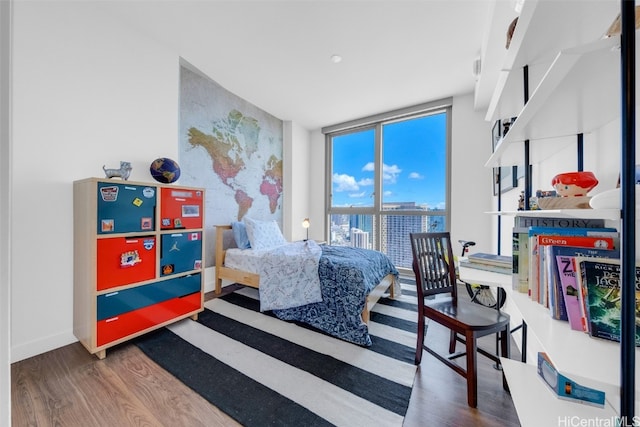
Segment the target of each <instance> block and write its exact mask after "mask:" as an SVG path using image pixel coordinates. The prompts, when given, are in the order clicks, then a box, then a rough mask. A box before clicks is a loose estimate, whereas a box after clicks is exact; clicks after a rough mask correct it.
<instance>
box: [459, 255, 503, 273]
mask: <svg viewBox="0 0 640 427" xmlns="http://www.w3.org/2000/svg"><path fill="white" fill-rule="evenodd" d="M458 265H459V266H460V267H465V268H475V269H476V270H484V271H492V272H494V273H501V274H511V266H508V267H500V266H498V265H491V264H482V263H479V262H470V261H468V260H466V259H464V258H460V259H459V260H458Z"/></svg>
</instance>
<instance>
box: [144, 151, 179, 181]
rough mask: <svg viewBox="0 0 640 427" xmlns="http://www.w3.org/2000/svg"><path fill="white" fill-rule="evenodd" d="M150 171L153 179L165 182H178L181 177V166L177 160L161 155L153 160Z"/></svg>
mask: <svg viewBox="0 0 640 427" xmlns="http://www.w3.org/2000/svg"><path fill="white" fill-rule="evenodd" d="M149 171H150V172H151V176H152V177H153V179H155V180H156V181H158V182H161V183H163V184H170V183H172V182H176V181H177V180H178V178H180V166H178V163H177V162H176V161H175V160H171V159H169V158H167V157H160V158H159V159H155V160H154V161H153V162H151V166H149Z"/></svg>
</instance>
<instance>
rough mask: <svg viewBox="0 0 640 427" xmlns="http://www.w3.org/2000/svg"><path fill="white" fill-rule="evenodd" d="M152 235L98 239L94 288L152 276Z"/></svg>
mask: <svg viewBox="0 0 640 427" xmlns="http://www.w3.org/2000/svg"><path fill="white" fill-rule="evenodd" d="M157 246H158V245H157V242H156V238H155V236H147V237H135V238H124V237H113V238H108V239H98V247H97V251H98V252H97V255H98V262H97V274H98V277H97V285H96V287H97V290H99V291H101V290H104V289H109V288H114V287H116V286H122V285H128V284H130V283H136V282H142V281H143V280H151V279H154V278H155V277H156V273H155V272H156V247H157Z"/></svg>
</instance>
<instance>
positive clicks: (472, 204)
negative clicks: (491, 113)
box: [451, 94, 497, 253]
mask: <svg viewBox="0 0 640 427" xmlns="http://www.w3.org/2000/svg"><path fill="white" fill-rule="evenodd" d="M451 115H452V128H451V144H452V147H451V239H452V242H453V243H452V244H453V248H454V253H458V250H459V249H461V247H460V246H459V245H458V244H457V243H458V240H460V239H463V240H473V241H475V242H476V246H474V248H473V250H474V251H476V252H494V251H495V236H496V232H497V228H496V227H497V217H496V216H494V215H488V214H486V213H485V212H489V211H492V210H495V209H494V208H493V203H494V200H493V198H492V197H491V195H492V194H493V193H492V191H493V184H492V180H493V172H492V170H491V168H485V167H484V161H485V160H486V159H488V158H489V156H490V155H491V125H490V124H489V123H488V122H486V121H484V112H477V111H474V109H473V95H472V94H469V95H465V96H456V97H454V98H453V106H452V113H451Z"/></svg>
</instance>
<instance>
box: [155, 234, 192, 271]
mask: <svg viewBox="0 0 640 427" xmlns="http://www.w3.org/2000/svg"><path fill="white" fill-rule="evenodd" d="M160 253H161V255H160V275H161V276H169V275H172V274H176V273H186V272H187V271H191V270H199V269H200V268H202V233H201V232H200V231H194V232H185V233H172V234H163V235H162V237H161V242H160Z"/></svg>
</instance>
